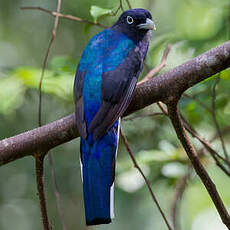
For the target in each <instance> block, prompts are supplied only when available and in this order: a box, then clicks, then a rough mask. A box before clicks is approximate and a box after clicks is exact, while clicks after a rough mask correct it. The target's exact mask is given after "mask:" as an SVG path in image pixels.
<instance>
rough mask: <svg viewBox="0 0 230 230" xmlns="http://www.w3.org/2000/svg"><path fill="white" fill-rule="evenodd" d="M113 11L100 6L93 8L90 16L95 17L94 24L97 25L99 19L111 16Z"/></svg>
mask: <svg viewBox="0 0 230 230" xmlns="http://www.w3.org/2000/svg"><path fill="white" fill-rule="evenodd" d="M112 13H113V11H112V10H111V9H104V8H101V7H99V6H91V8H90V14H91V15H92V17H93V20H94V22H95V23H96V22H97V21H98V19H99V18H100V17H102V16H106V15H111V14H112Z"/></svg>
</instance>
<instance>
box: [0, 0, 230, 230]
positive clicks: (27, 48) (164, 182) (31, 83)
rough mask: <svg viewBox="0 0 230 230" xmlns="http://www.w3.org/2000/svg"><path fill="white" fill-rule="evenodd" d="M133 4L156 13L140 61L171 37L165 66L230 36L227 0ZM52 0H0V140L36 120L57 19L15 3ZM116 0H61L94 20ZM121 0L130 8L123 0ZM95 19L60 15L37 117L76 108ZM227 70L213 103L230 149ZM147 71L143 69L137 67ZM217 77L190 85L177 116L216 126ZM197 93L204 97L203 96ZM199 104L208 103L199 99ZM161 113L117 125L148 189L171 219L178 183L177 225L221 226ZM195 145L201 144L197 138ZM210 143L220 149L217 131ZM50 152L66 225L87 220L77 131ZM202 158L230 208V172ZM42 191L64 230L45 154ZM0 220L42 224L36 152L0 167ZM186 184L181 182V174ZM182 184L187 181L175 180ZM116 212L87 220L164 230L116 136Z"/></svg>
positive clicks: (23, 228) (207, 132)
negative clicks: (81, 64) (79, 71)
mask: <svg viewBox="0 0 230 230" xmlns="http://www.w3.org/2000/svg"><path fill="white" fill-rule="evenodd" d="M130 3H131V5H132V7H133V8H137V7H138V8H146V9H148V10H149V11H150V12H151V13H152V15H153V19H154V20H155V22H156V26H157V31H156V32H154V35H153V37H152V40H151V45H150V49H149V52H148V56H147V60H146V64H147V66H148V68H153V67H154V66H156V65H157V64H159V62H160V60H161V57H162V54H163V51H164V49H165V47H166V45H167V44H168V43H170V44H171V45H172V48H171V51H170V53H169V56H168V60H167V66H166V67H165V68H164V69H163V70H162V72H164V71H167V70H169V69H171V68H173V67H175V66H177V65H179V64H181V63H183V62H185V61H186V60H189V59H191V58H193V57H194V56H196V55H198V54H200V53H202V52H204V51H206V50H208V49H210V48H212V47H215V46H217V45H220V44H222V43H223V42H225V41H227V40H229V37H230V30H229V28H230V26H229V25H230V20H229V15H230V13H229V12H230V10H229V9H230V8H229V1H228V0H206V1H203V0H174V1H171V0H130ZM56 4H57V1H55V0H49V1H44V0H18V1H13V0H9V1H0V139H3V138H6V137H10V136H13V135H16V134H18V133H21V132H24V131H26V130H30V129H33V128H35V127H37V120H38V118H37V117H38V115H37V114H38V109H37V107H38V90H37V88H38V82H39V79H40V75H41V66H42V62H43V59H44V56H45V53H46V49H47V47H48V42H49V39H50V36H51V31H52V27H53V21H54V18H53V17H52V16H51V15H49V14H47V13H45V12H41V11H38V10H20V7H23V6H40V7H43V8H46V9H50V10H54V11H55V10H56ZM119 4H120V1H119V0H91V1H90V0H84V1H80V0H68V1H64V0H63V1H62V7H61V12H62V13H64V14H72V15H75V16H78V17H81V18H84V19H88V20H90V21H95V22H96V21H99V22H100V23H102V24H104V25H107V26H110V25H112V24H113V23H114V22H115V21H116V19H117V17H118V16H119V14H120V13H121V11H119V12H118V14H117V15H116V16H109V15H106V14H108V13H111V12H115V11H116V9H117V8H118V6H119ZM123 7H124V8H125V9H128V7H127V4H126V1H123ZM99 31H101V28H100V27H96V26H89V25H86V24H82V23H79V22H75V21H71V20H68V19H63V18H60V23H59V26H58V30H57V36H56V39H55V42H54V44H53V47H52V49H51V53H50V58H49V61H48V67H47V70H46V72H45V77H44V81H43V92H44V93H43V104H42V111H43V113H42V121H43V124H44V123H48V122H51V121H54V120H57V119H59V118H61V117H63V116H65V115H68V114H70V113H73V111H74V104H73V99H72V87H73V80H74V72H75V69H76V65H77V63H78V61H79V58H80V56H81V53H82V50H83V48H84V46H85V45H86V44H87V43H88V41H89V39H90V38H91V37H92V36H93V35H94V34H96V33H97V32H99ZM229 71H230V70H225V71H223V72H222V73H220V74H219V75H218V77H219V79H220V81H219V82H218V84H217V86H216V97H215V99H216V100H215V112H216V119H217V121H218V124H219V126H220V128H221V130H224V133H223V134H224V140H225V146H226V149H227V151H228V152H230V149H229V147H230V141H229V136H230V127H229V115H230V102H229V95H230V92H229V88H230V72H229ZM146 73H147V68H146V69H145V70H144V71H143V74H142V76H144V74H146ZM215 79H216V78H214V77H212V78H210V79H208V80H206V81H204V82H202V83H200V84H198V85H196V86H195V87H193V88H192V89H190V90H189V91H187V92H186V93H187V95H185V96H184V97H183V98H182V99H181V101H180V108H181V112H182V114H183V116H184V117H185V118H186V119H187V120H188V121H189V123H190V124H191V125H192V126H193V127H194V128H195V129H196V130H197V132H198V133H199V134H200V136H202V137H205V138H206V139H207V140H210V139H212V138H213V137H215V135H216V128H215V126H214V121H213V117H212V115H211V112H210V110H211V105H212V101H214V100H213V87H214V84H216V80H215ZM200 102H201V103H200ZM204 105H205V106H204ZM153 112H160V110H159V108H158V107H157V106H156V105H151V106H149V107H147V108H145V109H143V110H141V111H138V112H136V113H135V114H132V115H130V117H129V118H133V117H134V116H137V118H134V119H129V120H127V119H126V120H125V119H124V120H123V121H122V127H123V130H124V132H125V134H126V135H127V138H128V140H129V142H130V146H131V148H132V150H133V152H134V153H135V156H136V159H137V160H138V162H139V163H140V166H141V168H142V169H143V171H144V173H145V175H146V176H147V178H148V179H149V180H150V182H151V185H152V188H153V191H154V192H155V193H156V196H157V198H158V199H159V202H160V204H161V206H162V208H163V209H164V211H165V213H166V215H167V217H168V219H169V220H170V221H171V213H173V211H172V209H173V207H174V206H175V205H174V203H175V202H174V201H175V199H176V198H178V195H176V194H177V193H178V191H179V192H180V190H179V189H178V188H180V185H181V184H182V185H184V187H185V191H184V193H181V194H182V199H181V202H179V201H178V202H177V205H178V207H179V209H177V210H178V215H177V226H178V228H177V229H183V230H199V229H202V230H225V229H227V228H226V227H225V226H224V225H223V224H222V223H221V221H220V218H219V216H218V213H217V211H216V209H215V207H214V205H213V203H212V202H211V200H210V198H209V195H208V193H207V192H206V190H205V188H204V186H203V185H202V184H201V182H200V179H199V178H198V177H197V176H196V174H195V173H194V172H193V170H190V171H189V173H188V167H189V161H188V159H187V156H186V155H185V153H184V150H183V149H182V147H181V145H180V143H179V142H178V140H177V137H176V135H175V132H174V130H173V128H172V126H171V124H170V122H169V119H168V118H167V117H166V116H149V114H151V113H153ZM193 143H194V145H195V146H196V148H197V149H198V150H199V149H201V148H202V145H201V144H200V143H199V142H198V141H196V140H195V139H193ZM212 146H213V148H214V149H215V150H216V151H218V153H220V154H223V150H222V147H221V143H220V141H219V139H218V138H216V139H214V140H213V142H212ZM51 152H52V153H53V156H54V161H55V170H56V174H57V181H58V182H57V183H58V189H59V191H60V194H61V201H62V206H63V211H64V221H65V223H66V225H67V229H68V230H72V229H79V230H81V229H86V227H85V220H84V207H83V194H82V183H81V179H80V165H79V139H75V140H73V141H71V142H70V143H66V144H64V145H62V146H59V147H57V148H55V149H53V150H52V151H51ZM202 163H203V164H204V165H205V167H206V168H207V170H208V172H209V174H210V175H211V177H212V178H213V180H214V182H215V183H216V185H217V188H218V190H219V191H220V194H221V196H222V198H223V200H224V202H225V204H226V205H227V206H228V207H229V205H230V193H229V186H230V178H229V177H227V176H226V175H225V174H224V173H223V172H222V171H221V170H220V169H219V168H218V167H217V166H216V165H215V163H214V161H213V160H212V158H210V156H209V154H206V153H205V154H204V155H203V157H202ZM45 168H46V174H45V178H46V180H45V183H46V194H47V204H48V209H49V217H50V221H51V223H52V225H53V229H61V223H60V219H59V217H58V213H57V207H56V206H57V205H56V201H55V196H54V191H53V187H52V179H51V175H50V168H49V164H48V161H47V160H46V162H45ZM0 175H1V176H0V213H1V215H0V229H1V230H13V229H17V230H31V229H33V230H39V229H42V225H41V221H40V220H41V218H40V210H39V206H38V197H37V191H36V183H35V171H34V161H33V159H32V157H27V158H24V159H20V160H17V161H15V162H12V163H9V164H7V165H4V166H3V167H1V168H0ZM184 178H187V181H186V182H187V183H186V184H183V179H184ZM181 187H182V188H183V186H181ZM115 214H116V218H115V219H114V221H113V222H112V224H110V225H104V226H97V227H90V228H89V229H96V230H97V229H102V230H103V229H109V230H115V229H126V230H131V229H132V230H140V229H142V230H150V229H157V230H164V229H166V226H165V223H164V222H163V219H162V217H161V216H160V214H159V211H158V210H157V208H156V206H155V204H154V203H153V202H152V199H151V196H150V194H149V191H148V190H147V187H146V185H145V184H144V181H143V179H142V178H141V176H140V174H139V173H138V172H137V171H136V169H134V167H133V165H132V162H131V160H130V158H129V155H128V153H127V152H126V150H125V147H124V145H123V143H122V141H120V146H119V152H118V160H117V168H116V184H115Z"/></svg>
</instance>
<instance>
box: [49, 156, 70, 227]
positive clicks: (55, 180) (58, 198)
mask: <svg viewBox="0 0 230 230" xmlns="http://www.w3.org/2000/svg"><path fill="white" fill-rule="evenodd" d="M48 158H49V164H50V171H51V176H52V179H53V189H54V194H55V197H56V203H57V210H58V215H59V217H60V220H61V225H62V230H66V229H67V227H66V224H65V221H64V213H63V211H62V210H63V209H62V205H61V198H60V193H59V191H58V186H57V179H56V178H57V177H56V173H55V170H54V160H53V155H52V154H51V152H49V154H48Z"/></svg>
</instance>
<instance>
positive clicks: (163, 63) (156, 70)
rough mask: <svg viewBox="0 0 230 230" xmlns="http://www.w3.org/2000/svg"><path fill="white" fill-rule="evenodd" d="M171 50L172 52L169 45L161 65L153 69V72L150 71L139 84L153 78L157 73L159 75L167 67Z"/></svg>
mask: <svg viewBox="0 0 230 230" xmlns="http://www.w3.org/2000/svg"><path fill="white" fill-rule="evenodd" d="M170 50H171V46H170V45H169V44H168V45H167V46H166V48H165V50H164V53H163V56H162V58H161V62H160V64H159V65H158V66H156V67H155V68H153V69H152V70H151V71H149V72H148V74H147V75H146V76H145V77H144V78H143V79H142V80H141V81H139V82H138V84H141V83H143V82H145V81H148V80H149V79H151V78H153V77H154V76H155V75H156V74H157V73H159V72H160V71H161V70H162V69H163V68H164V67H165V65H166V62H167V58H168V55H169V52H170Z"/></svg>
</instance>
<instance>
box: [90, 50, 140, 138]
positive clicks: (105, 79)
mask: <svg viewBox="0 0 230 230" xmlns="http://www.w3.org/2000/svg"><path fill="white" fill-rule="evenodd" d="M142 64H143V63H142V59H141V57H140V53H139V52H137V51H136V50H135V48H134V49H132V50H130V51H129V53H128V56H127V57H126V58H125V59H124V61H123V62H122V63H121V64H119V65H118V66H117V67H116V69H115V70H112V71H108V72H104V73H103V75H102V88H101V92H102V103H101V106H100V108H99V110H98V112H97V113H96V115H95V117H94V118H93V120H92V122H91V123H90V127H89V133H93V137H94V139H95V140H96V139H100V138H101V137H102V136H103V135H104V134H105V133H106V131H107V130H108V129H109V128H110V127H111V126H112V124H113V123H114V122H115V121H116V120H117V119H118V118H119V117H120V116H121V115H122V114H123V113H124V111H125V110H126V108H127V107H128V105H129V103H130V102H131V99H132V95H133V92H134V89H135V86H136V83H137V78H138V75H139V74H140V71H141V69H142Z"/></svg>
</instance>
